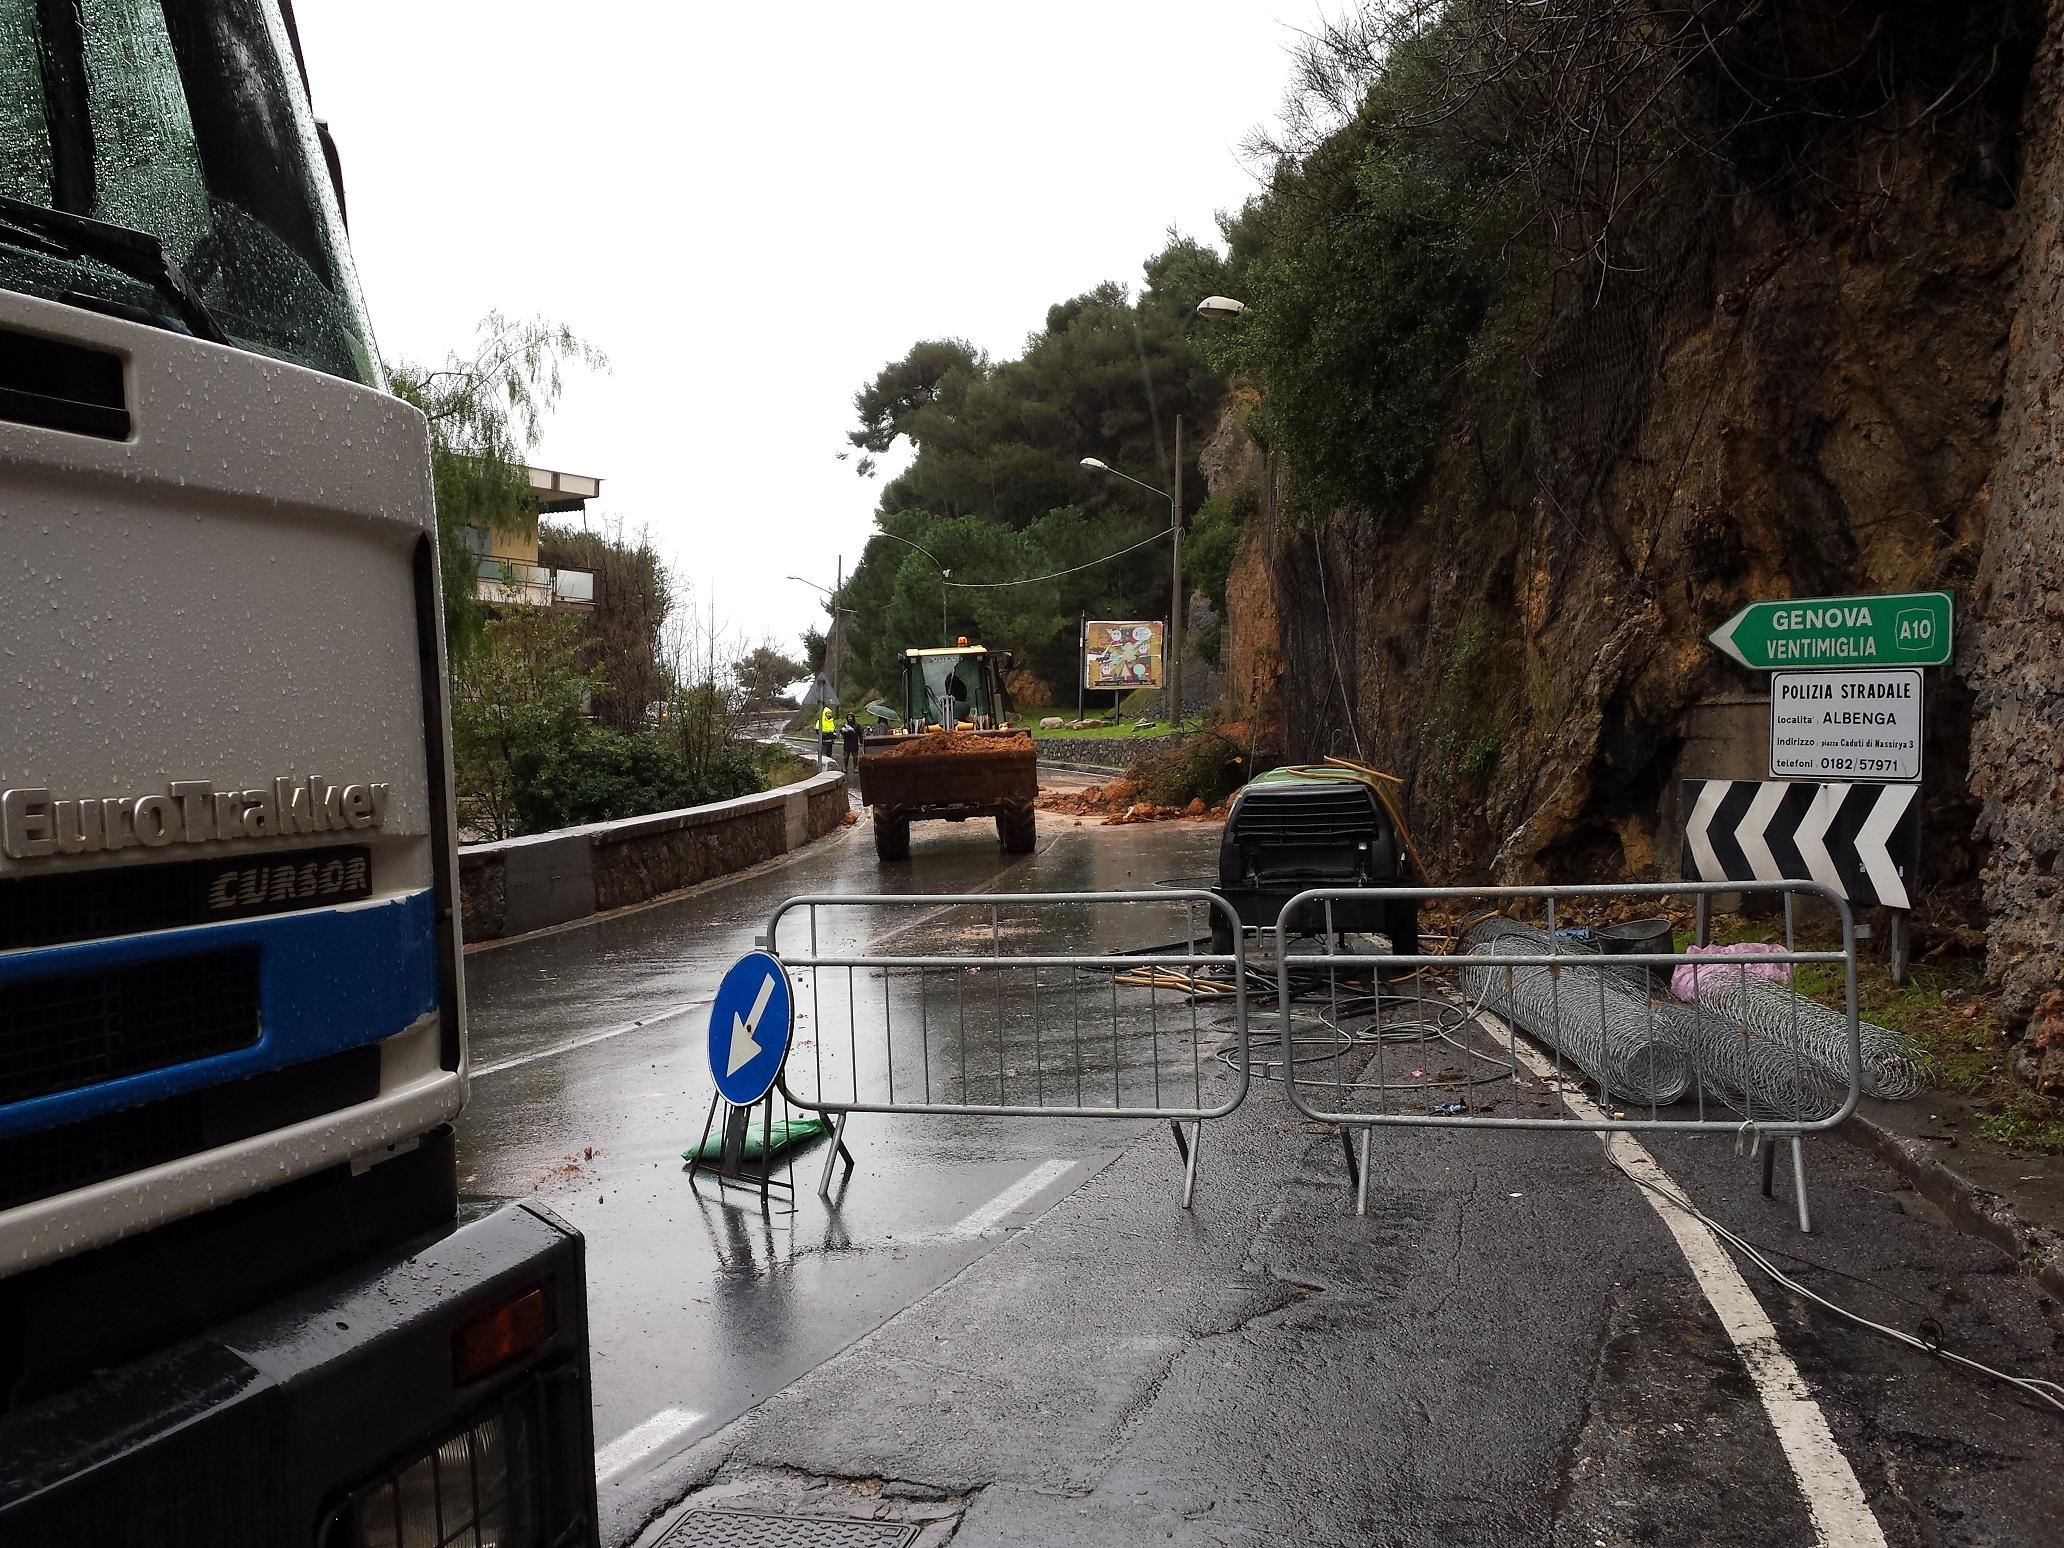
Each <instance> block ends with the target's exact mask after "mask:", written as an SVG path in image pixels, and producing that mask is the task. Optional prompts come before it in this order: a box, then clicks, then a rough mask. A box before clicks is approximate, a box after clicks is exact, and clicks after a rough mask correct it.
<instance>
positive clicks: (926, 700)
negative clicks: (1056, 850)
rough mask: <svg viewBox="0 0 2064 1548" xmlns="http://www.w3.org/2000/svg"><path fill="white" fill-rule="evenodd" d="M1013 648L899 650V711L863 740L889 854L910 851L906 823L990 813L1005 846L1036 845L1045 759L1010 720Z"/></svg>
mask: <svg viewBox="0 0 2064 1548" xmlns="http://www.w3.org/2000/svg"><path fill="white" fill-rule="evenodd" d="M1009 666H1010V656H1009V654H1008V653H1007V652H998V651H991V650H989V649H987V648H986V647H984V646H981V645H970V644H969V643H968V642H967V639H966V637H965V636H963V637H961V638H960V639H959V640H958V641H957V642H956V643H955V644H952V645H941V646H930V647H922V648H918V649H914V650H906V651H905V652H903V705H902V720H901V722H900V723H899V724H898V725H897V726H896V728H895V729H894V730H892V731H888V732H886V733H881V734H877V735H873V736H869V737H867V738H865V740H863V741H862V743H861V746H860V799H861V801H862V802H864V803H865V804H866V805H867V806H868V807H870V808H872V810H873V813H874V849H875V853H876V854H877V855H878V856H879V857H880V858H881V859H883V860H905V859H908V858H909V856H910V825H911V823H913V822H918V821H922V820H924V819H926V818H938V819H940V820H942V821H945V822H965V821H966V820H967V819H968V818H970V817H994V818H995V819H996V836H997V838H998V839H1000V840H1001V841H1002V843H1003V847H1004V850H1005V852H1006V853H1008V854H1013V855H1024V854H1030V853H1031V852H1032V847H1033V845H1034V844H1035V843H1036V842H1037V840H1038V832H1037V818H1036V816H1035V815H1034V811H1033V802H1034V801H1035V800H1037V799H1038V796H1039V767H1038V762H1037V757H1036V754H1035V753H1034V751H1033V747H1032V737H1031V734H1030V733H1029V732H1027V731H1025V730H1024V729H1022V728H1021V727H1017V726H1014V725H1012V724H1011V722H1010V701H1009V696H1008V694H1007V693H1006V692H1005V690H1004V686H1003V674H1004V672H1005V671H1006V670H1008V668H1009Z"/></svg>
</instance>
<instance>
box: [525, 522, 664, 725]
mask: <svg viewBox="0 0 2064 1548" xmlns="http://www.w3.org/2000/svg"><path fill="white" fill-rule="evenodd" d="M538 561H539V563H541V564H545V565H549V566H551V567H553V568H557V567H559V566H560V565H570V566H572V567H573V568H575V569H582V570H593V571H594V572H595V606H594V609H593V610H592V611H590V612H587V613H584V614H580V615H578V616H579V618H580V622H581V634H582V638H583V641H584V646H583V650H582V660H583V661H585V662H586V663H587V664H588V665H589V666H591V667H594V668H595V669H597V670H598V671H599V672H600V673H601V674H602V681H603V684H604V686H603V688H602V689H601V690H600V691H598V692H597V693H596V695H595V701H594V718H595V720H596V721H597V722H599V723H600V724H602V725H605V726H610V727H613V728H615V729H616V730H619V731H635V730H636V729H637V728H638V727H640V726H642V725H643V724H644V723H645V711H646V706H647V705H650V704H655V703H657V702H658V701H659V700H661V699H662V698H664V697H665V696H666V674H665V673H664V672H663V671H662V670H661V668H660V664H659V650H660V634H661V632H662V630H663V629H664V627H665V624H666V619H667V613H668V612H669V610H670V609H671V608H672V606H673V582H672V578H671V577H670V576H669V575H668V574H667V569H666V565H665V563H664V562H662V560H661V559H660V557H659V552H658V550H657V549H655V548H654V547H653V546H652V539H651V536H650V534H649V533H648V532H646V531H645V530H644V529H643V528H640V529H639V530H638V532H637V533H636V535H635V536H633V535H630V534H627V533H626V531H625V530H624V525H623V522H622V521H621V520H614V521H611V522H610V523H609V524H608V526H607V527H605V528H604V529H603V530H602V531H600V532H590V531H587V530H585V529H583V528H579V527H570V526H567V525H565V524H563V523H557V522H547V523H546V524H545V525H544V526H543V527H542V528H541V530H540V531H539V534H538Z"/></svg>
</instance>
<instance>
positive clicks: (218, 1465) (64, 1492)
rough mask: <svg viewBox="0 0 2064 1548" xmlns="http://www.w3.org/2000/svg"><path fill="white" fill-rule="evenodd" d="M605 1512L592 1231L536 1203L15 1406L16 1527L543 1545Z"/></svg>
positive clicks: (98, 1533) (4, 1449) (84, 1539)
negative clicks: (593, 1406)
mask: <svg viewBox="0 0 2064 1548" xmlns="http://www.w3.org/2000/svg"><path fill="white" fill-rule="evenodd" d="M136 1293H137V1295H138V1296H139V1297H146V1296H160V1295H175V1294H177V1293H178V1287H177V1286H176V1285H163V1284H139V1285H137V1287H136ZM595 1520H596V1517H595V1479H594V1434H593V1421H592V1417H591V1413H590V1406H589V1375H588V1353H587V1298H586V1285H585V1279H584V1247H583V1243H582V1241H581V1238H580V1235H579V1233H578V1232H576V1231H574V1230H572V1229H571V1228H570V1227H568V1226H567V1225H566V1224H565V1223H564V1222H562V1221H560V1220H559V1219H558V1218H557V1217H556V1216H554V1215H552V1214H551V1213H550V1211H548V1210H545V1209H543V1208H541V1207H539V1206H536V1205H531V1204H523V1205H509V1206H507V1207H505V1208H503V1209H501V1210H498V1211H497V1212H495V1213H494V1214H492V1215H490V1216H488V1217H486V1218H485V1219H482V1220H478V1221H475V1222H473V1223H472V1224H469V1225H465V1226H461V1227H459V1228H457V1229H454V1230H452V1231H450V1232H448V1233H445V1234H442V1235H439V1236H437V1237H435V1238H433V1239H431V1240H428V1241H425V1242H418V1243H417V1244H415V1245H413V1246H412V1247H410V1248H408V1249H404V1250H403V1251H401V1252H398V1253H396V1254H392V1255H389V1256H388V1257H386V1258H383V1259H381V1260H379V1261H377V1262H375V1263H374V1264H372V1265H369V1266H367V1267H364V1268H362V1269H358V1270H354V1271H353V1272H351V1273H349V1274H346V1275H343V1276H340V1277H338V1278H336V1279H333V1280H331V1281H328V1282H326V1283H324V1284H321V1285H318V1286H316V1287H314V1288H312V1289H310V1290H308V1291H305V1292H303V1293H301V1294H298V1295H295V1296H293V1297H291V1298H289V1299H286V1300H283V1301H281V1302H277V1303H274V1304H272V1305H268V1306H265V1307H263V1308H261V1309H260V1310H258V1311H256V1312H253V1313H251V1314H249V1315H247V1316H244V1317H241V1318H238V1319H236V1320H234V1321H232V1322H229V1323H226V1324H224V1325H222V1326H221V1327H219V1328H216V1329H213V1330H211V1331H210V1332H209V1333H207V1334H206V1335H204V1336H202V1337H200V1338H196V1339H192V1340H189V1341H187V1342H185V1343H181V1344H176V1345H173V1346H172V1347H170V1348H167V1349H164V1350H161V1351H159V1352H158V1353H156V1354H153V1355H151V1356H148V1357H147V1358H144V1359H142V1360H138V1361H136V1362H135V1363H133V1364H131V1365H128V1366H125V1367H122V1368H120V1369H118V1370H114V1371H111V1372H107V1373H105V1374H103V1375H102V1376H100V1377H99V1378H97V1379H95V1380H93V1381H91V1382H89V1383H87V1384H86V1385H85V1386H83V1387H80V1388H78V1389H75V1390H73V1391H70V1392H66V1393H63V1394H60V1395H57V1396H54V1397H51V1398H48V1399H46V1400H44V1401H42V1402H39V1403H34V1404H31V1405H30V1406H28V1407H25V1408H21V1409H17V1410H15V1411H14V1412H12V1413H10V1414H8V1415H7V1416H6V1417H5V1419H0V1545H4V1548H13V1545H15V1544H29V1543H34V1544H37V1545H39V1548H71V1545H79V1548H85V1545H88V1544H91V1545H94V1548H110V1545H130V1544H134V1545H137V1548H143V1545H145V1544H151V1545H160V1544H168V1543H207V1544H210V1545H211V1548H243V1545H246V1544H248V1545H251V1548H257V1545H260V1544H264V1545H268V1548H277V1545H282V1544H308V1545H312V1548H369V1545H370V1544H372V1543H375V1542H380V1543H398V1544H408V1545H413V1544H415V1543H417V1542H422V1543H424V1544H426V1545H428V1544H436V1543H442V1542H446V1541H454V1542H467V1543H472V1542H475V1541H478V1542H480V1543H488V1542H493V1543H496V1544H498V1545H502V1548H530V1545H538V1548H543V1545H547V1544H550V1545H559V1544H589V1545H592V1544H594V1543H596V1541H597V1537H596V1526H595ZM468 1522H474V1523H477V1524H478V1526H479V1530H478V1532H477V1535H476V1534H473V1533H469V1532H467V1531H466V1530H465V1527H466V1524H467V1523H468Z"/></svg>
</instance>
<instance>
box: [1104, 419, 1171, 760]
mask: <svg viewBox="0 0 2064 1548" xmlns="http://www.w3.org/2000/svg"><path fill="white" fill-rule="evenodd" d="M1082 465H1083V466H1084V467H1085V468H1090V469H1092V470H1094V471H1095V472H1098V473H1108V474H1110V475H1111V476H1112V477H1113V478H1122V479H1124V480H1125V482H1126V483H1128V484H1138V485H1139V487H1140V488H1142V489H1144V490H1146V491H1147V492H1148V493H1149V494H1157V495H1159V496H1160V497H1161V498H1162V499H1164V500H1166V501H1167V502H1168V525H1169V528H1170V530H1171V532H1172V533H1173V541H1172V549H1173V552H1172V554H1171V557H1170V561H1169V582H1168V591H1169V595H1168V638H1167V640H1166V642H1165V645H1164V648H1163V652H1162V657H1163V660H1164V662H1165V663H1166V666H1167V689H1166V692H1165V693H1164V694H1163V695H1162V697H1163V700H1164V701H1165V703H1166V704H1167V713H1168V728H1169V730H1171V731H1175V730H1179V729H1180V728H1181V726H1182V613H1183V605H1182V604H1183V589H1182V415H1180V414H1178V415H1176V416H1175V493H1174V494H1170V493H1169V492H1168V491H1167V490H1165V489H1156V488H1155V487H1154V486H1153V485H1152V484H1149V483H1146V482H1144V481H1143V480H1141V479H1137V478H1134V477H1133V476H1132V475H1131V474H1130V473H1121V472H1119V471H1118V470H1117V469H1116V468H1114V467H1112V466H1111V465H1110V464H1109V463H1108V462H1105V461H1103V460H1102V459H1101V458H1098V457H1084V458H1083V459H1082Z"/></svg>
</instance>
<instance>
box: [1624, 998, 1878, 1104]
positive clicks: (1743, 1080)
mask: <svg viewBox="0 0 2064 1548" xmlns="http://www.w3.org/2000/svg"><path fill="white" fill-rule="evenodd" d="M1656 1020H1657V1023H1658V1025H1659V1026H1660V1027H1661V1029H1662V1033H1663V1036H1665V1037H1667V1038H1668V1039H1669V1040H1670V1041H1671V1042H1673V1043H1675V1044H1676V1045H1677V1046H1678V1047H1679V1048H1682V1049H1683V1050H1684V1051H1685V1052H1686V1053H1688V1054H1689V1055H1690V1056H1691V1063H1692V1069H1693V1072H1694V1074H1695V1076H1696V1078H1697V1080H1698V1085H1699V1090H1700V1091H1701V1092H1702V1093H1704V1095H1705V1096H1706V1097H1707V1098H1708V1099H1709V1100H1712V1101H1715V1102H1718V1103H1719V1104H1720V1105H1721V1106H1722V1107H1725V1108H1727V1109H1728V1110H1729V1111H1731V1112H1736V1113H1739V1114H1741V1115H1742V1117H1744V1118H1750V1119H1758V1120H1762V1121H1764V1122H1778V1121H1783V1122H1793V1123H1811V1122H1813V1121H1814V1120H1815V1119H1819V1118H1826V1117H1828V1116H1829V1115H1831V1114H1832V1113H1834V1112H1835V1110H1836V1109H1837V1108H1839V1107H1840V1106H1841V1105H1842V1093H1843V1092H1846V1091H1847V1090H1848V1089H1849V1083H1848V1078H1847V1077H1846V1076H1844V1077H1842V1078H1841V1080H1840V1081H1839V1082H1834V1081H1830V1080H1829V1078H1828V1076H1827V1072H1826V1071H1825V1070H1823V1069H1822V1068H1820V1067H1819V1066H1818V1065H1815V1064H1812V1063H1810V1062H1807V1061H1805V1060H1801V1059H1797V1058H1794V1057H1793V1056H1792V1054H1791V1052H1790V1051H1789V1050H1787V1049H1783V1048H1779V1047H1778V1046H1776V1045H1775V1044H1774V1043H1772V1042H1771V1040H1770V1039H1768V1038H1765V1037H1762V1036H1760V1035H1758V1034H1756V1033H1753V1032H1751V1031H1749V1030H1748V1029H1746V1028H1744V1027H1743V1026H1742V1025H1741V1024H1740V1022H1738V1021H1737V1020H1736V1019H1735V1018H1734V1017H1733V1016H1730V1015H1728V1014H1727V1013H1726V1012H1725V1011H1723V1010H1722V1009H1721V1008H1720V1007H1719V1006H1717V1005H1715V1004H1713V1003H1710V1002H1708V1003H1704V1004H1700V1005H1695V1006H1694V1005H1680V1004H1677V1003H1675V1002H1674V1001H1668V1000H1665V1001H1663V1002H1661V1003H1660V1004H1658V1005H1657V1006H1656ZM1838 1086H1839V1089H1837V1087H1838Z"/></svg>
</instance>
